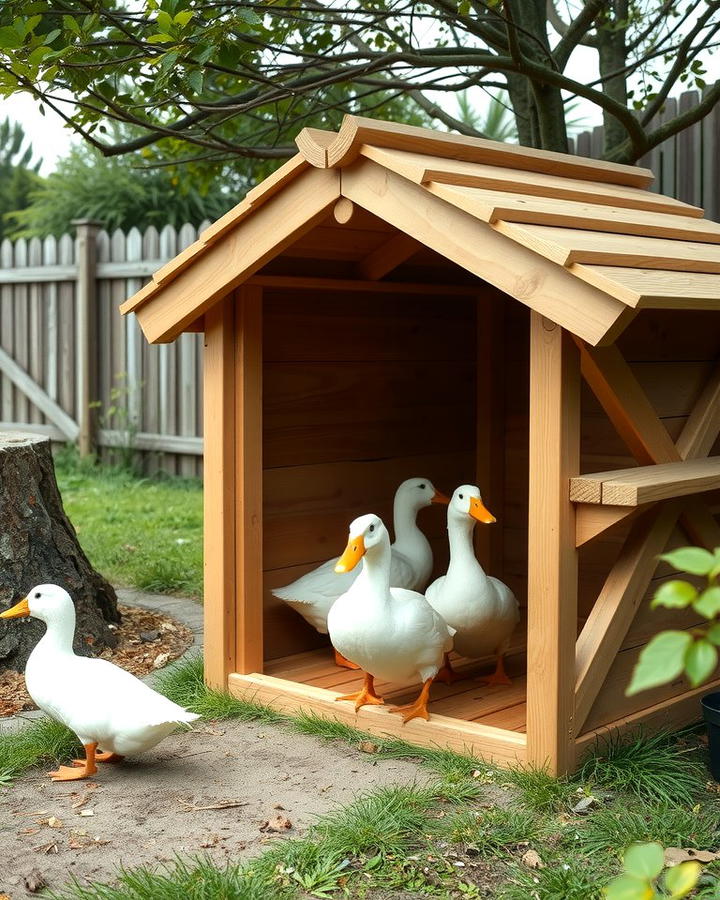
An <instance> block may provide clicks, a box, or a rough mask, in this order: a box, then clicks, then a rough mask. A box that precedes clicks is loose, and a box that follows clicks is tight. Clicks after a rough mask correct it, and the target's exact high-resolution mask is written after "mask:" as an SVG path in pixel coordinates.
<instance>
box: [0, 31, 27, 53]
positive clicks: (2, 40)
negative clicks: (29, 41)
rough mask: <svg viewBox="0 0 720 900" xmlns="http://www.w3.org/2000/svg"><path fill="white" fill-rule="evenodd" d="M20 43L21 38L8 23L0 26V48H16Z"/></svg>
mask: <svg viewBox="0 0 720 900" xmlns="http://www.w3.org/2000/svg"><path fill="white" fill-rule="evenodd" d="M22 45H23V40H22V38H21V37H20V35H19V34H18V33H17V31H15V29H14V28H10V27H9V26H8V25H6V26H5V27H3V28H0V50H16V49H17V48H18V47H22Z"/></svg>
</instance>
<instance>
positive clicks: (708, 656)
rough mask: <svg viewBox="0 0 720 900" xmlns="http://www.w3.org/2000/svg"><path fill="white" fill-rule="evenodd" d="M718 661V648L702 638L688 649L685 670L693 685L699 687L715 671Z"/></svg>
mask: <svg viewBox="0 0 720 900" xmlns="http://www.w3.org/2000/svg"><path fill="white" fill-rule="evenodd" d="M717 661H718V652H717V648H716V647H715V646H713V644H711V643H710V641H706V640H705V639H704V638H700V639H699V640H697V641H695V643H694V644H693V645H692V646H691V647H690V649H689V650H688V651H687V656H686V657H685V672H686V673H687V677H688V681H689V682H690V684H691V685H692V686H693V687H698V686H699V685H701V684H702V683H703V682H704V681H707V680H708V678H709V677H710V676H711V675H712V673H713V672H714V671H715V667H716V666H717Z"/></svg>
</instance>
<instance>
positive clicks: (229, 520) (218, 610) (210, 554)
mask: <svg viewBox="0 0 720 900" xmlns="http://www.w3.org/2000/svg"><path fill="white" fill-rule="evenodd" d="M234 313H235V311H234V305H233V303H232V302H231V301H230V300H228V301H225V302H223V303H220V304H218V305H217V306H215V307H214V308H213V309H212V310H210V311H209V312H208V316H207V327H206V330H205V349H204V358H203V386H204V391H205V407H204V411H205V415H204V420H205V421H204V432H205V455H204V491H203V517H204V522H205V525H204V532H203V534H204V537H203V543H204V561H203V568H204V588H205V590H204V595H205V604H204V616H205V644H206V646H207V648H208V652H207V653H206V659H205V680H206V682H207V684H208V685H209V686H210V687H212V688H214V689H216V690H222V689H223V687H224V685H225V684H227V678H228V675H229V674H230V673H231V672H234V671H236V669H237V650H236V644H235V631H236V623H237V618H236V584H235V346H234V344H235V314H234Z"/></svg>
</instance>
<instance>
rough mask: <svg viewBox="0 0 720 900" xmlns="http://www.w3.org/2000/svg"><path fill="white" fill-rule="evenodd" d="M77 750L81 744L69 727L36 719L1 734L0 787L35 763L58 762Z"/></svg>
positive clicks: (55, 763) (76, 752)
mask: <svg viewBox="0 0 720 900" xmlns="http://www.w3.org/2000/svg"><path fill="white" fill-rule="evenodd" d="M78 754H82V746H81V745H80V742H79V741H78V739H77V738H76V737H75V735H74V734H73V733H72V731H70V729H69V728H66V727H65V726H64V725H60V723H59V722H54V721H53V720H52V719H45V718H42V719H37V720H36V721H34V722H33V723H32V724H31V725H28V726H27V727H25V728H22V729H21V730H20V731H18V732H17V733H14V734H2V735H0V787H2V786H3V782H4V783H5V785H6V786H7V785H8V784H10V782H11V780H12V779H13V778H14V777H15V776H17V775H20V774H21V773H22V772H25V771H26V770H27V769H31V768H33V767H34V766H39V765H42V764H50V765H57V763H60V762H63V761H65V760H68V759H71V758H72V757H73V756H77V755H78Z"/></svg>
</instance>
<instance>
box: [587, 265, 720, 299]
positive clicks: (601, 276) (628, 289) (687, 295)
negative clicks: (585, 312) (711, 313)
mask: <svg viewBox="0 0 720 900" xmlns="http://www.w3.org/2000/svg"><path fill="white" fill-rule="evenodd" d="M570 271H571V272H572V273H573V275H577V277H578V278H581V279H582V280H583V281H586V282H587V283H588V284H592V285H594V286H595V287H597V288H599V289H600V290H601V291H606V292H607V293H608V294H610V295H611V296H613V297H617V299H618V300H622V302H623V303H627V304H628V306H631V307H633V308H636V309H686V310H692V309H697V310H717V309H720V275H718V274H710V273H706V272H675V271H672V270H666V269H645V268H629V267H628V266H609V265H607V266H606V265H587V264H584V263H583V264H581V263H574V264H573V265H571V266H570Z"/></svg>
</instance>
